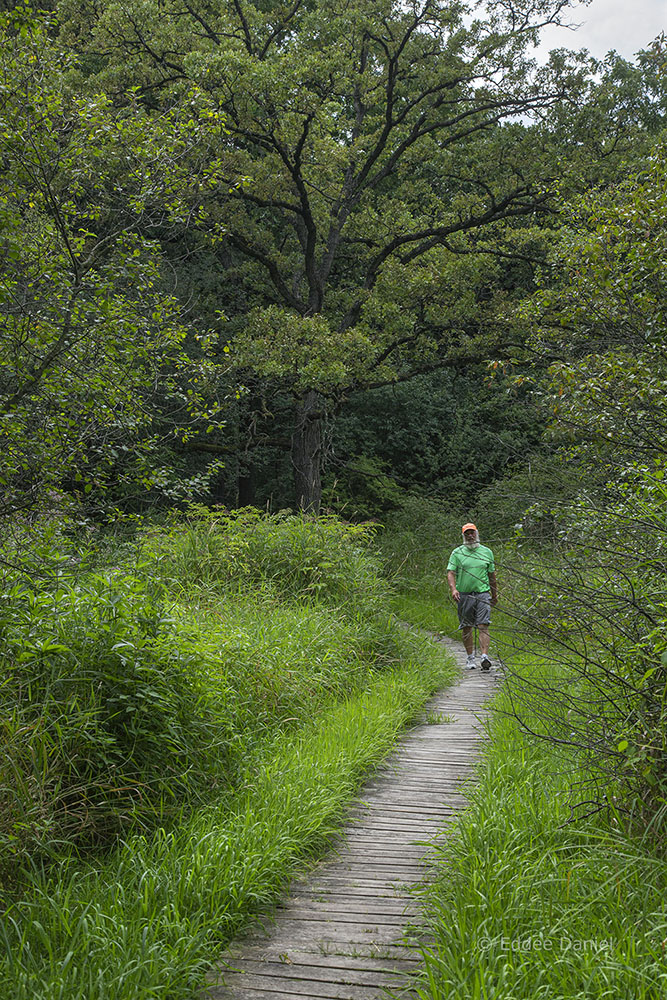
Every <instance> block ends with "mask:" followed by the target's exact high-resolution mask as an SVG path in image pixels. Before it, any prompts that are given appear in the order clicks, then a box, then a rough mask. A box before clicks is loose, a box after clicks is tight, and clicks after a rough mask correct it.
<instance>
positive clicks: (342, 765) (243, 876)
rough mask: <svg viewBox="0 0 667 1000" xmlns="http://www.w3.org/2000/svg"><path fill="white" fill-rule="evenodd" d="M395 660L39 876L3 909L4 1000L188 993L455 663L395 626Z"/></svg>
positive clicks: (172, 997)
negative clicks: (93, 855)
mask: <svg viewBox="0 0 667 1000" xmlns="http://www.w3.org/2000/svg"><path fill="white" fill-rule="evenodd" d="M401 636H402V637H401V638H400V639H397V643H400V644H402V651H403V657H402V663H401V664H399V665H396V666H395V667H393V668H387V669H386V670H385V671H383V672H381V673H379V674H378V675H376V676H375V677H374V679H373V680H372V682H371V683H370V684H369V685H368V686H367V688H366V690H363V691H360V692H358V693H357V694H356V695H354V696H351V697H349V698H347V699H345V700H344V701H343V702H339V703H337V704H329V706H328V707H327V708H326V710H324V711H322V712H321V714H319V715H316V716H315V717H314V718H312V719H311V721H310V722H309V723H307V724H305V725H304V726H303V727H301V729H299V730H298V731H297V732H293V733H287V734H284V735H283V737H282V739H278V740H274V741H273V744H272V745H271V746H270V747H268V748H267V749H266V751H265V753H263V754H262V753H256V754H255V755H253V756H251V758H250V759H249V760H248V764H247V767H246V769H245V772H244V774H243V780H242V782H241V783H240V785H239V787H238V788H237V789H236V790H235V791H234V792H233V793H229V794H227V795H225V796H223V797H222V798H221V799H220V800H219V801H218V802H217V803H213V804H211V805H210V806H208V807H206V808H204V809H202V810H200V811H198V812H197V814H196V815H195V816H194V817H192V818H191V820H190V821H189V822H187V823H184V824H183V825H181V826H179V827H177V828H175V829H173V830H171V831H170V832H165V831H162V832H158V833H157V834H156V835H154V836H152V837H143V836H134V837H130V838H128V840H127V841H126V842H125V843H124V844H123V845H122V846H121V847H119V848H118V849H117V850H116V851H115V852H114V853H112V854H111V855H110V856H109V857H107V858H106V859H105V860H104V861H103V862H101V863H100V862H98V863H95V864H87V865H86V864H81V863H80V862H79V863H77V862H76V861H75V860H74V859H72V858H70V859H69V860H67V861H66V862H63V863H62V865H61V867H60V869H58V870H54V869H51V870H50V871H49V872H41V873H40V872H39V871H36V872H35V873H34V875H33V878H32V885H31V887H30V891H29V893H28V894H27V895H26V897H25V898H24V900H23V901H22V902H17V903H16V904H15V905H14V906H12V907H10V908H9V910H8V911H7V912H6V913H5V915H4V918H3V921H2V928H3V931H2V933H3V936H4V943H5V946H6V947H5V956H4V960H3V962H2V966H1V968H0V996H2V997H3V1000H5V998H6V1000H10V998H11V1000H61V998H62V1000H65V998H67V1000H129V998H132V1000H157V998H165V1000H167V998H168V1000H181V998H183V1000H185V998H187V1000H192V996H193V994H194V993H195V991H196V990H197V989H198V988H199V987H200V986H201V985H202V982H203V977H204V974H205V971H206V969H207V967H208V966H209V965H210V963H211V962H212V960H213V959H214V958H215V955H216V952H217V951H218V949H220V948H221V947H222V946H223V945H224V944H225V943H226V942H228V941H229V940H230V938H231V937H232V936H233V935H234V934H235V933H236V932H237V931H238V930H239V929H240V927H241V926H242V925H243V923H244V921H245V920H247V918H248V916H249V914H252V913H256V912H258V911H265V910H266V909H267V907H270V905H271V904H272V903H273V902H274V901H276V900H277V898H278V897H279V895H280V894H281V892H282V891H284V889H285V887H286V885H287V884H288V882H289V880H290V878H291V877H293V876H294V875H295V874H297V873H299V872H301V871H303V870H304V868H306V867H307V866H308V865H309V864H310V863H311V862H312V861H313V859H314V858H315V857H316V856H317V855H319V854H320V853H321V852H322V851H323V850H324V849H325V848H326V847H327V845H329V844H330V843H331V838H332V837H333V835H334V834H335V832H336V831H337V830H338V829H339V823H340V818H341V815H342V811H343V808H344V806H345V805H346V803H348V802H349V801H350V799H351V797H352V796H353V795H354V792H355V790H356V789H357V788H358V787H359V784H360V782H361V780H362V778H363V776H364V775H365V774H366V773H367V772H368V770H369V769H370V768H372V767H374V766H375V765H376V764H377V763H378V762H379V761H380V760H381V759H382V758H383V757H384V756H385V755H386V754H387V753H388V752H389V751H390V750H391V748H392V747H393V745H394V743H395V740H396V738H397V736H398V735H399V733H400V732H401V730H402V729H403V728H404V727H405V726H406V725H407V724H408V723H409V721H410V720H411V719H412V718H413V717H414V715H415V713H416V712H417V710H418V709H419V708H420V707H421V706H422V705H423V703H424V701H425V700H426V699H427V697H428V696H429V695H430V694H431V693H432V691H433V690H435V689H436V688H438V687H440V686H442V685H443V684H444V683H446V682H447V681H448V680H451V679H452V678H453V676H454V672H455V671H454V668H453V667H452V666H451V664H450V663H449V662H448V661H447V660H446V658H443V656H442V653H440V652H438V651H437V650H436V649H434V647H433V644H431V643H428V642H426V641H424V640H420V639H419V638H418V637H415V636H414V635H413V634H411V633H408V632H405V631H404V630H401Z"/></svg>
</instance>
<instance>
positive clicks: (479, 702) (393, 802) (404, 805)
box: [206, 638, 495, 1000]
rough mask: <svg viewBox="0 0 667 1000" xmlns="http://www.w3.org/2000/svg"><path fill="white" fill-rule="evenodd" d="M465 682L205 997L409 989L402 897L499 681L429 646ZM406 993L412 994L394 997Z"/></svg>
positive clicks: (226, 959) (247, 998) (368, 994)
mask: <svg viewBox="0 0 667 1000" xmlns="http://www.w3.org/2000/svg"><path fill="white" fill-rule="evenodd" d="M436 641H437V642H440V643H442V644H443V645H444V646H445V647H446V649H447V650H448V652H450V653H451V654H452V655H453V656H454V658H455V659H456V661H457V663H458V664H459V666H460V667H461V668H462V676H461V681H460V683H458V684H457V685H456V686H455V687H451V688H447V689H445V690H444V691H442V692H441V693H440V694H438V695H436V697H435V698H433V699H431V701H430V702H429V704H428V705H427V706H426V711H425V714H424V719H425V721H424V722H423V723H420V724H419V725H418V726H416V727H415V728H414V729H412V730H411V731H410V732H409V733H408V734H407V735H406V736H405V737H404V738H403V739H402V740H401V741H400V742H399V743H398V744H397V746H396V748H395V750H394V751H393V753H392V755H391V757H390V758H388V760H387V761H386V762H385V763H384V765H383V766H382V767H381V769H380V770H379V771H378V772H377V773H376V775H375V776H374V778H373V780H372V781H369V782H368V783H367V784H366V785H365V787H364V788H363V790H362V792H361V795H360V798H359V800H358V802H357V804H356V806H355V807H354V808H353V809H352V810H350V813H349V822H348V824H347V826H346V829H345V831H344V833H343V835H342V837H341V841H340V844H339V847H338V849H337V851H336V853H335V856H334V857H332V858H331V859H329V860H327V861H325V862H323V863H322V864H321V865H320V866H319V867H318V868H317V869H316V870H315V871H313V872H312V873H311V874H310V876H309V877H308V879H307V880H306V881H304V882H301V883H296V884H295V885H294V886H293V889H292V893H291V895H290V896H289V898H287V899H286V900H285V902H284V903H283V905H282V906H281V907H280V908H279V909H278V910H277V911H276V914H275V918H274V919H273V920H270V921H269V920H267V921H265V922H264V923H260V924H258V925H255V927H254V928H253V930H252V932H251V933H250V934H249V935H248V936H247V937H245V938H243V939H240V940H238V941H237V942H235V943H234V945H233V946H232V947H231V948H230V949H229V950H228V951H227V952H226V953H225V954H224V955H223V956H222V958H221V961H220V964H219V965H218V966H217V967H216V969H215V970H214V972H213V974H212V976H211V986H210V987H209V990H208V991H207V993H206V997H207V998H208V1000H290V998H293V1000H304V998H311V1000H319V998H326V1000H333V998H336V1000H376V998H380V997H382V996H386V994H385V993H384V990H385V989H386V988H393V989H396V990H401V989H405V988H406V985H407V979H406V975H409V974H410V972H413V971H415V969H416V968H417V966H418V957H417V956H416V955H415V953H414V951H413V950H412V949H411V948H410V947H408V946H407V943H408V941H409V937H410V929H411V927H412V928H413V929H415V930H416V928H417V927H418V925H419V921H420V915H419V911H418V909H417V906H416V902H415V900H414V898H413V897H412V896H411V895H410V894H409V893H408V892H407V891H406V890H408V889H409V887H410V886H411V885H413V884H414V883H415V882H419V881H422V880H424V879H425V878H428V866H429V861H428V846H427V844H425V843H424V841H427V840H429V839H430V838H432V837H433V836H435V835H436V834H437V833H438V832H439V831H441V830H442V829H443V827H445V826H446V824H447V823H448V822H449V821H450V820H451V819H452V818H453V817H455V816H456V814H457V812H458V811H459V810H460V809H461V808H462V807H463V806H464V805H465V798H464V796H463V795H462V793H461V787H460V786H461V783H462V782H463V781H465V780H466V779H467V778H468V777H469V776H470V773H471V769H472V766H473V763H474V761H475V758H476V757H477V755H478V752H479V747H480V743H481V740H482V739H483V731H482V727H481V725H480V718H481V716H482V715H483V712H484V708H483V705H484V702H485V701H486V699H487V697H488V696H489V694H490V693H491V691H492V690H493V687H494V680H495V674H494V673H491V674H483V673H482V672H481V671H480V670H479V669H477V670H475V671H467V670H465V653H464V652H463V648H462V646H461V644H460V643H456V642H453V641H452V640H451V639H447V638H442V639H440V638H437V639H436ZM402 996H409V994H402Z"/></svg>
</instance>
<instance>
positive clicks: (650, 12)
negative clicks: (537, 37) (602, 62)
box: [537, 0, 667, 60]
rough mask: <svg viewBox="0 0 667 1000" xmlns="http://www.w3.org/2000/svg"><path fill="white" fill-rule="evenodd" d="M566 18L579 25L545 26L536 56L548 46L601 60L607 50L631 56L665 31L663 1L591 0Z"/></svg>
mask: <svg viewBox="0 0 667 1000" xmlns="http://www.w3.org/2000/svg"><path fill="white" fill-rule="evenodd" d="M566 20H567V21H568V22H569V23H571V24H579V25H580V27H579V28H577V30H576V31H571V30H568V29H567V28H553V27H551V28H545V29H544V30H543V31H542V36H541V37H542V43H541V45H540V47H539V49H538V50H537V57H538V59H540V60H541V59H542V58H545V57H546V54H547V53H548V52H549V50H550V49H558V48H565V49H575V50H578V49H588V51H589V52H590V53H591V55H592V56H595V57H596V58H598V59H601V58H602V57H603V56H605V55H606V54H607V52H609V51H610V50H611V49H615V50H616V52H618V53H619V55H622V56H624V57H625V58H626V59H632V57H633V56H634V55H635V53H636V52H638V51H639V49H645V48H647V47H648V45H649V44H650V43H651V42H652V41H653V39H654V38H655V37H656V36H657V35H659V34H660V33H661V32H662V31H665V32H667V0H630V2H628V0H593V2H592V3H591V4H590V6H588V7H574V8H573V9H572V10H570V11H568V12H567V17H566Z"/></svg>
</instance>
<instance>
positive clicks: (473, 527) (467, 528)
mask: <svg viewBox="0 0 667 1000" xmlns="http://www.w3.org/2000/svg"><path fill="white" fill-rule="evenodd" d="M466 531H477V525H476V524H473V523H472V521H469V522H468V524H464V525H463V527H462V528H461V534H462V535H465V533H466Z"/></svg>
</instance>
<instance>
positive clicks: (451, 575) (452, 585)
mask: <svg viewBox="0 0 667 1000" xmlns="http://www.w3.org/2000/svg"><path fill="white" fill-rule="evenodd" d="M447 582H448V583H449V589H450V590H451V592H452V597H453V598H454V600H455V601H458V599H459V597H460V596H461V595H460V594H459V592H458V590H457V589H456V573H455V572H454V571H453V570H451V569H448V570H447Z"/></svg>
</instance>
